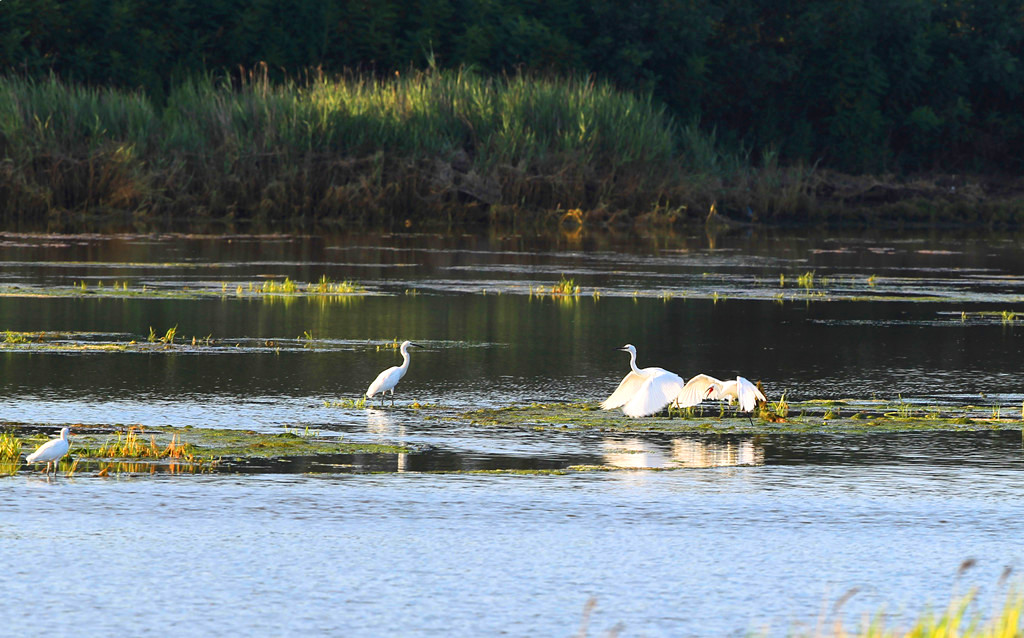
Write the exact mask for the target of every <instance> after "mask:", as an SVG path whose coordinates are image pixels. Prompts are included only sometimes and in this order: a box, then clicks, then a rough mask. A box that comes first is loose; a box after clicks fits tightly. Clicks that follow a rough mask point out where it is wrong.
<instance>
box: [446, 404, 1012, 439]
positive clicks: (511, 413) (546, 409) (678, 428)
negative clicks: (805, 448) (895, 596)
mask: <svg viewBox="0 0 1024 638" xmlns="http://www.w3.org/2000/svg"><path fill="white" fill-rule="evenodd" d="M852 403H854V402H852V401H835V400H827V401H802V402H792V401H789V400H787V401H786V406H787V407H786V410H785V411H786V416H785V417H782V416H780V415H779V414H778V413H777V412H771V413H767V414H766V413H763V412H762V413H761V416H762V417H763V418H762V419H760V420H755V421H753V422H750V421H748V419H747V418H746V415H744V414H741V415H736V414H735V413H734V412H732V411H728V412H727V411H725V410H724V408H723V407H720V406H715V405H714V404H709V407H710V408H712V409H714V411H715V413H717V416H697V415H695V414H693V413H690V414H686V413H685V411H683V412H680V411H678V410H673V411H666V413H663V414H661V415H655V416H651V417H646V418H641V419H631V418H629V417H626V416H625V415H623V414H622V413H621V412H619V411H616V410H612V411H604V410H599V409H596V405H595V404H578V403H555V404H534V405H528V406H507V407H504V408H487V409H477V410H470V411H467V412H463V413H460V414H458V415H456V416H450V415H448V416H442V417H441V418H444V419H447V420H456V421H460V422H469V423H470V424H472V425H475V426H479V427H512V428H523V429H532V428H535V427H545V428H560V429H569V430H600V431H610V432H735V433H742V434H762V433H775V434H785V433H799V432H818V431H828V432H851V431H857V432H861V431H872V432H899V431H913V430H937V431H943V430H963V429H965V428H966V429H990V428H994V429H1015V428H1016V427H1019V422H1011V421H1009V420H1005V419H1004V420H995V421H993V420H991V419H988V418H986V415H987V408H985V409H982V408H976V407H974V406H963V407H959V408H950V407H943V408H938V407H935V408H927V409H925V408H919V409H918V410H917V411H915V413H914V414H907V415H904V416H901V415H900V414H899V413H898V412H897V411H889V412H883V411H882V409H884V408H885V407H886V406H885V404H884V403H882V402H874V403H877V404H878V405H879V409H877V410H871V409H870V408H869V407H868V406H870V405H871V403H872V402H856V404H854V405H851V404H852ZM702 405H703V404H702ZM916 415H921V416H916Z"/></svg>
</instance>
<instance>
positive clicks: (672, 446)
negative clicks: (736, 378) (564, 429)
mask: <svg viewBox="0 0 1024 638" xmlns="http://www.w3.org/2000/svg"><path fill="white" fill-rule="evenodd" d="M601 446H602V447H603V448H604V452H603V457H604V462H605V464H606V465H610V466H612V467H621V468H638V469H639V468H662V467H730V466H739V465H763V464H764V448H762V447H761V446H760V445H759V444H757V443H756V442H755V441H754V439H753V438H747V439H734V440H725V441H723V440H716V441H709V440H705V439H700V438H679V439H673V440H672V441H671V442H670V443H669V445H668V446H666V445H665V444H664V443H658V442H655V441H645V440H643V439H638V438H630V439H604V440H603V441H601Z"/></svg>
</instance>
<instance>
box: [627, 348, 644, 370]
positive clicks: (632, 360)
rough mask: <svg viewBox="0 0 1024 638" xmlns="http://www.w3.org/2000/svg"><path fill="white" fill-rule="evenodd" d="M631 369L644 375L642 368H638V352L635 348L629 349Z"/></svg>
mask: <svg viewBox="0 0 1024 638" xmlns="http://www.w3.org/2000/svg"><path fill="white" fill-rule="evenodd" d="M629 367H630V368H632V369H633V372H635V373H637V374H639V375H643V372H641V371H640V368H638V367H636V350H635V349H633V348H630V349H629Z"/></svg>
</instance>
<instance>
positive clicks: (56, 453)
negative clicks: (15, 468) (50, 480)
mask: <svg viewBox="0 0 1024 638" xmlns="http://www.w3.org/2000/svg"><path fill="white" fill-rule="evenodd" d="M70 431H71V430H70V429H69V428H63V429H61V431H60V438H59V439H51V440H49V441H47V442H46V443H43V444H42V445H40V446H39V448H38V449H37V450H36V451H35V452H33V453H32V454H29V455H28V457H27V458H26V459H25V461H26V462H27V463H42V462H44V461H45V462H46V473H47V474H49V473H50V463H53V473H54V474H56V473H57V462H58V461H60V460H61V459H62V458H64V455H65V454H67V453H68V450H69V449H71V443H70V442H69V441H68V434H69V433H70Z"/></svg>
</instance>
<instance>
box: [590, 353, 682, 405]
mask: <svg viewBox="0 0 1024 638" xmlns="http://www.w3.org/2000/svg"><path fill="white" fill-rule="evenodd" d="M619 350H622V351H624V352H628V353H629V367H630V369H631V370H630V372H629V373H628V374H627V375H626V376H625V377H623V379H622V381H621V382H619V387H617V388H615V392H612V394H611V396H610V397H608V398H607V399H605V400H604V402H603V403H601V409H603V410H614V409H615V408H619V407H621V408H622V413H623V414H625V415H626V416H632V417H641V416H650V415H652V414H657V413H658V412H660V411H661V410H662V408H664V407H665V406H666V405H668V404H669V403H671V402H672V400H673V399H675V398H676V396H677V395H678V394H679V392H680V391H681V390H682V389H683V385H684V383H683V380H682V378H680V377H679V375H677V374H675V373H673V372H669V371H668V370H666V369H664V368H654V367H651V368H643V369H640V368H638V367H637V366H636V348H635V347H633V345H632V344H629V343H627V344H626V345H624V346H622V347H621V348H619Z"/></svg>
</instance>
